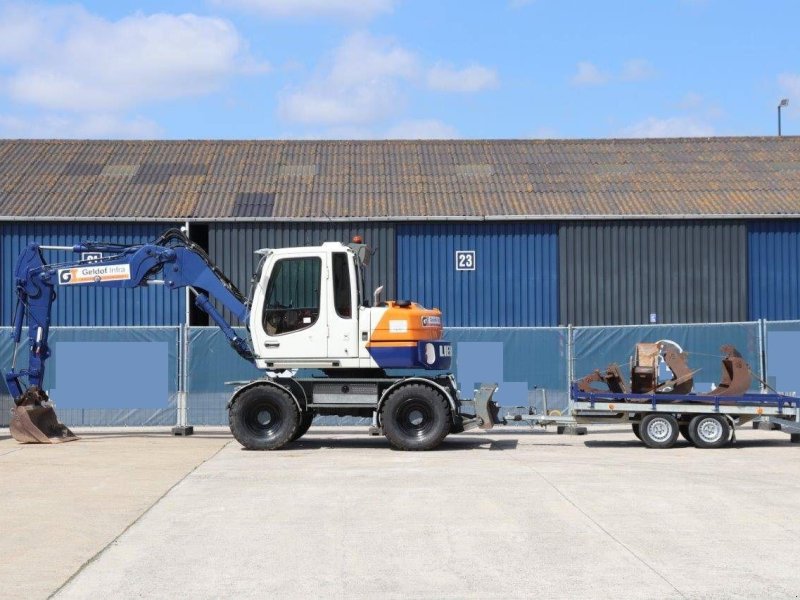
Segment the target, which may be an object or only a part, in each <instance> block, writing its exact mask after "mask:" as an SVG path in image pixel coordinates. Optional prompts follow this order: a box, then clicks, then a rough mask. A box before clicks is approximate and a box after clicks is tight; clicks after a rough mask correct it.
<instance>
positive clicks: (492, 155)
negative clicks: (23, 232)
mask: <svg viewBox="0 0 800 600" xmlns="http://www.w3.org/2000/svg"><path fill="white" fill-rule="evenodd" d="M757 215H761V216H800V137H783V138H776V137H746V138H702V139H699V138H692V139H649V140H459V141H202V140H197V141H93V140H89V141H67V140H5V141H0V219H10V218H28V219H29V218H36V219H47V218H69V219H75V218H77V219H80V218H91V219H96V218H108V219H112V218H113V219H125V220H130V219H153V220H167V219H169V220H172V219H176V220H177V219H180V220H184V219H199V220H211V219H224V220H230V219H327V218H332V219H365V218H374V219H389V218H436V217H440V218H464V217H469V218H586V217H616V218H619V217H632V218H635V217H648V216H671V217H681V216H727V217H731V216H757Z"/></svg>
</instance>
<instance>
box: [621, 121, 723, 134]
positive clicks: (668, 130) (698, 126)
mask: <svg viewBox="0 0 800 600" xmlns="http://www.w3.org/2000/svg"><path fill="white" fill-rule="evenodd" d="M620 134H621V136H622V137H632V138H665V137H709V136H712V135H714V128H713V127H712V126H711V125H710V124H709V123H707V122H705V121H702V120H700V119H698V118H696V117H667V118H664V119H659V118H656V117H648V118H647V119H644V120H642V121H639V122H638V123H634V124H633V125H631V126H629V127H626V128H625V129H623V130H622V131H621V132H620Z"/></svg>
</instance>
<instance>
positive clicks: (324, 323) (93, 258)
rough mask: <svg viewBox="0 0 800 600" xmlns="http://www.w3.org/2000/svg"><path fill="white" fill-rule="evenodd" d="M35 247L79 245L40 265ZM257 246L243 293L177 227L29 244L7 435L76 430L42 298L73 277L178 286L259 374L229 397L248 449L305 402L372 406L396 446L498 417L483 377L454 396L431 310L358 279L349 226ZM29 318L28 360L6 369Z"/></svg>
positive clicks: (48, 439) (358, 410)
mask: <svg viewBox="0 0 800 600" xmlns="http://www.w3.org/2000/svg"><path fill="white" fill-rule="evenodd" d="M45 252H72V253H76V254H78V255H79V256H81V257H82V258H80V259H78V260H71V261H70V260H68V261H62V262H55V263H52V264H51V263H48V262H47V261H46V260H45ZM258 254H260V256H261V259H260V262H259V265H258V269H257V270H256V272H255V274H254V275H253V279H252V282H251V289H250V293H249V295H248V296H245V295H244V294H243V293H242V292H240V291H239V290H238V289H237V288H236V286H235V285H234V284H233V283H232V282H231V281H230V279H229V278H228V277H227V276H226V275H225V274H224V273H223V272H222V271H221V270H220V269H219V268H218V267H217V266H216V265H215V264H214V263H213V262H212V260H211V259H210V257H209V256H208V254H207V253H206V252H205V251H204V250H203V249H202V248H201V247H200V246H199V245H197V244H196V243H194V242H193V241H191V240H190V239H189V238H188V237H187V236H186V235H185V234H184V233H183V232H182V231H180V230H178V229H171V230H169V231H167V232H165V233H164V234H163V235H161V236H160V237H159V238H158V239H156V240H155V241H153V242H151V243H146V244H138V245H130V246H126V245H120V244H114V243H107V242H96V241H84V242H81V243H79V244H76V245H74V246H45V245H40V244H37V243H30V244H29V245H28V246H27V247H26V249H25V250H24V251H23V252H22V253H21V254H20V256H19V258H18V260H17V263H16V268H15V272H14V281H15V288H16V293H17V304H16V309H15V311H14V317H13V331H12V336H13V339H14V344H15V351H14V359H13V361H12V366H11V369H10V370H9V371H7V372H6V373H4V379H5V383H6V386H7V387H8V390H9V393H10V394H11V396H12V397H13V399H14V403H15V407H14V409H13V410H12V420H11V424H10V429H11V433H12V435H13V437H14V438H15V439H16V440H18V441H20V442H29V443H37V442H38V443H53V442H61V441H69V440H73V439H76V436H75V435H74V434H73V433H72V432H71V431H70V430H69V428H67V427H66V426H64V425H62V424H61V423H60V422H59V421H58V418H57V416H56V414H55V411H54V409H53V406H52V403H51V402H50V400H49V398H48V395H47V393H46V391H45V390H44V388H43V383H44V375H45V366H46V364H47V360H48V358H49V357H50V356H51V355H52V352H53V348H51V347H50V345H49V343H48V339H49V329H50V318H51V309H52V305H53V302H54V301H55V300H56V297H57V295H58V293H59V292H61V291H63V290H64V289H66V288H69V287H73V286H78V287H86V286H96V287H108V288H134V287H141V286H153V285H157V286H162V287H164V288H165V289H166V290H171V291H172V290H179V289H183V288H189V290H191V293H192V294H193V296H194V303H195V305H196V306H197V307H198V308H199V309H201V310H202V311H204V312H205V313H207V314H208V315H209V318H210V319H211V320H212V321H213V322H214V323H215V324H216V325H217V326H218V327H219V328H220V329H221V330H222V332H223V333H224V335H225V336H226V338H227V339H228V341H229V342H230V345H231V347H232V348H233V350H234V351H235V352H236V353H237V354H238V355H239V356H240V357H242V359H244V360H246V361H248V362H250V363H253V364H254V365H255V366H256V367H257V368H258V369H260V370H262V371H263V372H264V376H263V377H262V378H260V379H257V380H255V381H250V382H241V383H240V384H239V386H238V387H237V388H236V389H235V391H234V392H233V394H232V396H231V398H230V400H229V401H228V404H227V408H228V412H229V422H230V428H231V432H232V433H233V436H234V437H235V438H236V440H238V441H239V443H241V444H242V445H243V446H244V447H245V448H248V449H253V450H275V449H278V448H281V447H283V446H285V445H286V444H288V443H290V442H292V441H294V440H297V439H298V438H300V437H301V436H302V435H303V434H305V433H306V432H307V431H308V428H309V426H310V425H311V422H312V420H313V418H314V417H315V416H316V415H339V416H360V417H368V418H371V419H372V431H373V432H374V433H379V434H380V433H382V434H383V435H385V436H386V438H387V439H388V441H389V442H390V443H391V444H392V445H393V446H394V447H396V448H398V449H402V450H428V449H432V448H435V447H436V446H438V445H439V444H440V443H441V442H442V440H443V439H444V438H445V437H446V436H447V435H448V434H449V433H457V432H461V431H464V430H467V429H472V428H477V427H479V428H483V429H490V428H492V427H493V425H494V424H497V423H500V422H501V420H500V419H499V417H498V406H497V405H496V404H495V402H494V401H493V400H492V393H493V391H494V386H481V388H480V389H479V390H477V391H476V393H475V398H474V399H473V400H467V399H462V398H461V397H460V394H459V390H458V388H457V385H456V381H455V379H454V377H453V376H452V375H451V374H448V373H447V370H448V369H449V368H450V363H451V358H452V346H451V344H450V342H448V341H446V340H444V339H442V335H443V330H442V315H441V312H440V311H439V310H438V309H427V308H424V307H423V306H421V305H420V304H418V303H416V302H412V301H409V300H393V301H385V302H380V301H379V290H380V288H379V290H376V293H375V295H374V301H373V302H370V299H369V298H367V294H366V291H365V289H364V273H365V269H366V268H367V266H368V262H369V257H370V251H369V249H368V247H367V246H366V245H365V244H363V243H362V240H361V239H360V238H354V240H353V242H352V243H348V244H343V243H340V242H326V243H324V244H322V245H321V246H313V247H302V248H282V249H263V250H259V251H258ZM212 299H213V300H216V302H217V303H218V304H219V305H221V306H222V307H224V308H225V309H227V311H228V312H229V313H230V314H231V315H233V316H234V317H235V319H236V320H238V321H239V322H240V323H241V324H244V325H246V326H247V330H248V335H247V336H245V337H240V336H239V335H237V333H236V330H235V329H234V327H233V325H232V324H231V323H229V322H228V321H227V320H226V319H225V317H224V316H223V314H222V312H221V311H220V310H218V309H217V307H216V306H215V304H214V303H213V302H212ZM26 324H27V344H28V349H29V352H28V365H27V368H22V369H19V370H17V367H16V360H17V355H18V352H17V349H18V348H19V347H20V343H21V342H22V339H23V329H24V328H25V325H26ZM131 368H134V367H133V366H131ZM398 371H399V372H400V373H401V374H399V375H398V374H397V372H398ZM304 373H309V375H303V374H304ZM142 376H145V377H146V376H147V374H146V373H143V374H142Z"/></svg>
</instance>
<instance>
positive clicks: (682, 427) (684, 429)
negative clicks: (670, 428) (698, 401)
mask: <svg viewBox="0 0 800 600" xmlns="http://www.w3.org/2000/svg"><path fill="white" fill-rule="evenodd" d="M678 431H680V432H681V437H682V438H683V439H685V440H686V441H687V442H689V443H690V444H694V440H693V439H692V436H691V434H690V433H689V423H678Z"/></svg>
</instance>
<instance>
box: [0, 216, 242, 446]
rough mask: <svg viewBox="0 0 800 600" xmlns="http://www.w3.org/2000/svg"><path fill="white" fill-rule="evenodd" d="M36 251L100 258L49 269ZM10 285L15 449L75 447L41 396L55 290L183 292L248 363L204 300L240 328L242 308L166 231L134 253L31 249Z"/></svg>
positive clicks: (218, 276) (201, 254) (177, 236)
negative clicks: (24, 359) (23, 364)
mask: <svg viewBox="0 0 800 600" xmlns="http://www.w3.org/2000/svg"><path fill="white" fill-rule="evenodd" d="M43 250H61V251H72V252H75V253H94V254H96V255H101V256H102V258H93V259H88V260H77V261H65V262H61V263H55V264H48V263H47V261H46V260H45V258H44V254H43ZM14 282H15V288H16V292H17V305H16V308H15V311H14V320H13V331H12V337H13V339H14V347H15V352H14V360H13V364H12V366H11V369H10V370H9V371H8V372H6V373H4V380H5V383H6V387H7V388H8V391H9V393H10V394H11V396H12V398H13V399H14V403H15V405H16V407H15V408H14V411H13V415H12V419H11V424H10V428H11V434H12V436H13V437H14V438H15V439H16V440H18V441H20V442H39V443H47V442H50V443H56V442H62V441H69V440H73V439H76V436H75V435H74V434H73V433H72V432H71V431H70V430H69V429H68V428H67V427H65V426H64V425H62V424H61V423H59V422H58V419H57V418H56V415H55V412H54V411H53V408H52V406H51V405H50V403H49V399H48V397H47V394H46V393H45V392H44V390H43V389H42V385H43V382H44V375H45V366H46V363H47V359H48V358H49V357H50V354H51V349H50V346H49V334H50V318H51V313H52V305H53V302H54V301H55V299H56V297H57V293H56V288H57V287H59V286H62V287H66V286H88V285H91V286H99V287H116V288H133V287H141V286H147V285H163V286H165V287H166V288H169V289H173V290H174V289H180V288H184V287H189V288H190V289H192V291H193V292H194V293H195V304H196V305H197V306H198V307H199V308H200V309H201V310H203V311H205V312H206V313H208V315H209V316H210V318H211V319H212V320H213V321H214V322H215V323H216V324H217V325H218V326H219V327H220V329H222V331H223V333H224V334H225V336H226V337H227V338H228V340H229V342H230V344H231V346H232V347H233V349H234V350H235V351H236V352H237V353H238V354H239V355H240V356H241V357H242V358H244V359H245V360H247V361H249V362H253V361H254V358H253V353H252V350H251V348H250V347H249V345H248V343H247V341H246V340H244V339H242V338H240V337H239V336H238V335H237V334H236V332H235V331H234V330H233V327H232V326H231V325H230V324H229V323H228V322H227V321H225V319H224V318H223V317H222V315H221V314H220V313H219V311H218V310H217V309H216V308H215V307H214V305H213V304H212V303H211V301H210V299H209V296H211V297H214V298H215V299H216V300H218V301H219V302H220V303H221V304H222V305H223V306H225V308H227V309H228V310H229V311H230V312H231V313H232V314H233V315H235V316H236V318H237V319H238V320H239V321H241V322H242V323H244V324H246V323H247V320H248V316H249V303H248V302H247V300H246V298H245V297H244V296H243V295H242V293H241V292H240V291H239V290H238V289H236V286H234V285H233V283H231V281H230V280H229V279H228V278H227V277H226V276H225V275H224V274H223V273H222V272H221V271H220V270H219V269H218V268H217V267H216V266H215V265H214V264H213V263H212V262H211V260H210V259H209V257H208V255H207V254H206V253H205V251H204V250H203V249H202V248H200V247H199V246H198V245H197V244H195V243H194V242H192V241H191V240H189V238H187V237H186V235H184V234H183V232H181V231H179V230H176V229H172V230H169V231H167V232H166V233H164V234H163V235H162V236H161V237H159V238H158V239H157V240H155V241H154V242H152V243H149V244H141V245H134V246H123V245H118V244H109V243H102V242H89V241H87V242H83V243H81V244H77V245H75V246H41V245H39V244H35V243H31V244H29V245H28V247H27V248H26V249H25V250H24V251H23V252H22V254H20V256H19V259H18V260H17V264H16V268H15V270H14ZM26 321H27V338H28V339H27V341H28V348H29V353H28V365H27V368H23V369H20V370H17V369H16V356H17V352H16V349H17V348H18V347H19V345H20V343H21V341H22V335H23V333H22V332H23V329H24V326H25V324H26Z"/></svg>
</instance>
